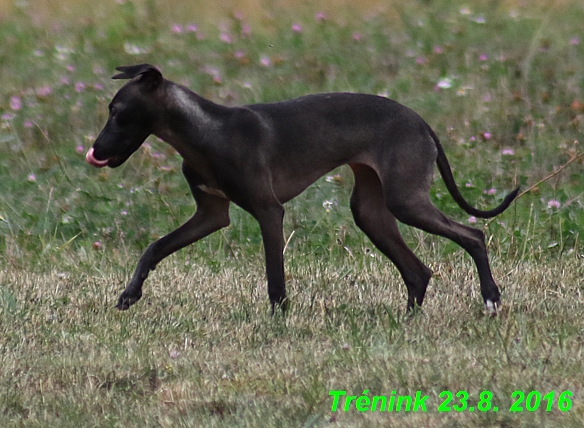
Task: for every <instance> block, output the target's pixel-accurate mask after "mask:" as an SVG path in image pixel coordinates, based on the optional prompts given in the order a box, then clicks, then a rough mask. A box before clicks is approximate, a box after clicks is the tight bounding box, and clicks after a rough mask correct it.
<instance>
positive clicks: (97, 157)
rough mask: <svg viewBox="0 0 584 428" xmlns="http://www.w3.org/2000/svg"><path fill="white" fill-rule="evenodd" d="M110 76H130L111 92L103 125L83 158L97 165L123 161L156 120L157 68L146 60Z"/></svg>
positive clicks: (125, 77)
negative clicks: (111, 95) (117, 89)
mask: <svg viewBox="0 0 584 428" xmlns="http://www.w3.org/2000/svg"><path fill="white" fill-rule="evenodd" d="M116 70H118V71H121V73H119V74H116V75H115V76H113V77H112V78H113V79H132V80H130V82H128V83H126V84H125V85H124V86H123V87H122V88H121V89H120V90H119V91H118V93H117V94H116V95H115V96H114V98H113V99H112V101H111V103H110V105H109V117H108V120H107V123H106V124H105V127H104V128H103V130H102V131H101V132H100V134H99V136H98V137H97V139H96V140H95V143H93V146H92V147H91V148H90V149H89V151H88V152H87V155H86V156H85V159H86V160H87V162H88V163H89V164H90V165H93V166H95V167H98V168H102V167H104V166H109V167H110V168H115V167H118V166H120V165H121V164H123V163H124V162H125V161H126V160H127V159H128V158H129V157H130V156H131V155H132V153H134V152H135V151H136V150H138V148H139V147H140V146H141V145H142V143H143V142H144V140H145V139H146V138H147V137H148V136H149V135H150V134H152V132H153V131H154V126H155V122H156V111H157V99H158V98H159V97H158V96H157V91H159V90H160V88H161V86H162V84H163V78H162V74H161V73H160V71H159V70H158V69H157V68H155V67H153V66H152V65H149V64H139V65H132V66H126V67H118V68H116Z"/></svg>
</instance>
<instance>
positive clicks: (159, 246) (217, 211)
mask: <svg viewBox="0 0 584 428" xmlns="http://www.w3.org/2000/svg"><path fill="white" fill-rule="evenodd" d="M193 195H194V197H195V200H196V202H197V211H196V212H195V214H194V215H193V216H192V217H191V218H190V219H189V220H188V221H187V222H186V223H184V224H183V225H182V226H180V227H179V228H178V229H176V230H174V231H173V232H171V233H169V234H168V235H166V236H164V237H162V238H160V239H159V240H158V241H155V242H154V243H152V244H150V245H149V246H148V248H147V249H146V251H145V252H144V254H143V255H142V257H141V258H140V261H139V262H138V266H137V267H136V271H135V272H134V276H133V277H132V280H131V281H130V283H129V284H128V286H127V287H126V289H125V290H124V292H123V293H122V295H121V296H120V298H119V300H118V304H117V305H116V308H118V309H120V310H125V309H128V308H129V307H130V306H131V305H133V304H134V303H136V302H137V301H138V300H140V298H141V297H142V284H143V283H144V281H145V280H146V278H147V277H148V274H149V272H150V271H151V270H154V268H155V267H156V265H157V264H158V263H159V262H160V261H161V260H162V259H164V258H165V257H167V256H169V255H170V254H172V253H174V252H175V251H178V250H180V249H181V248H183V247H186V246H187V245H189V244H192V243H193V242H195V241H198V240H199V239H201V238H204V237H205V236H207V235H209V234H211V233H213V232H215V231H216V230H219V229H221V228H223V227H226V226H228V225H229V201H228V200H226V199H223V198H220V197H217V196H214V195H209V194H206V193H204V192H202V191H200V190H198V191H195V192H193Z"/></svg>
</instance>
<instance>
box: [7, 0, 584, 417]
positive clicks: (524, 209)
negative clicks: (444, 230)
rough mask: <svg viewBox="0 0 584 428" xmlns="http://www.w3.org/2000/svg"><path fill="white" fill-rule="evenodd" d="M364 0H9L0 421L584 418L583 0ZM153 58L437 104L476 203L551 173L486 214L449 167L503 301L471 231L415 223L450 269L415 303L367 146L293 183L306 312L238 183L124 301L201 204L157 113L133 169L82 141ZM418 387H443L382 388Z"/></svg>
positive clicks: (267, 81)
mask: <svg viewBox="0 0 584 428" xmlns="http://www.w3.org/2000/svg"><path fill="white" fill-rule="evenodd" d="M101 3H107V4H101ZM354 3H355V2H346V1H343V2H338V3H337V2H300V3H298V2H290V1H280V2H255V1H251V0H249V1H243V0H242V1H233V2H221V3H220V4H218V5H214V6H212V7H209V6H207V5H206V4H205V3H203V2H189V1H181V0H175V1H166V2H162V1H157V0H144V1H135V2H131V1H116V2H87V1H82V0H77V1H72V2H64V1H63V2H15V3H12V2H6V1H0V36H1V39H2V40H3V43H2V44H0V73H1V74H0V75H1V76H2V85H1V86H0V116H1V117H0V183H2V185H1V190H0V426H3V427H4V426H6V427H8V426H27V427H28V426H38V427H68V426H71V427H80V426H83V427H90V426H96V427H97V426H99V427H102V426H112V427H118V426H123V427H143V426H162V427H175V426H202V427H213V426H249V427H258V426H283V427H287V426H295V427H299V426H300V427H321V426H342V427H353V426H355V427H358V426H359V427H361V426H362V427H370V426H387V427H394V426H395V427H418V426H428V427H476V426H483V427H558V426H565V427H581V426H583V425H584V374H583V370H582V361H583V359H584V346H583V345H584V321H583V320H584V297H583V290H584V265H583V262H582V258H583V257H584V248H583V245H582V235H583V232H584V197H583V195H584V179H583V178H582V173H583V157H582V153H583V152H584V144H582V143H581V142H579V140H580V141H581V140H582V138H583V137H582V131H583V129H584V65H583V58H584V34H583V33H582V22H583V20H584V6H583V5H582V4H581V2H577V1H558V2H555V3H554V4H553V5H551V4H550V3H549V2H543V1H542V2H529V4H527V2H525V3H523V2H514V1H497V2H492V1H474V2H468V3H467V4H464V5H462V4H458V3H456V2H450V1H446V0H436V1H415V2H411V1H396V2H392V3H389V2H377V1H372V0H371V1H366V2H359V5H358V6H355V4H354ZM141 62H149V63H152V64H155V65H157V66H159V67H160V68H161V69H162V71H163V74H164V75H165V77H167V78H170V79H171V80H174V81H177V82H180V83H183V84H185V85H187V86H189V87H190V88H191V89H193V90H194V91H196V92H198V93H199V94H201V95H203V96H205V97H207V98H209V99H211V100H213V101H215V102H219V103H222V104H226V105H239V104H246V103H253V102H263V101H275V100H283V99H288V98H292V97H295V96H299V95H303V94H307V93H315V92H326V91H354V92H367V93H373V94H381V95H385V96H388V97H390V98H393V99H395V100H397V101H399V102H401V103H403V104H405V105H407V106H409V107H411V108H413V109H414V110H416V111H417V112H418V113H420V114H421V116H422V117H424V118H425V119H426V121H427V122H428V123H429V124H430V125H431V126H432V127H433V128H434V129H435V130H436V133H437V134H438V135H439V136H440V138H441V140H442V143H443V145H444V147H445V150H446V153H447V156H448V158H449V160H450V162H451V164H452V166H453V169H454V174H455V177H456V180H457V182H458V183H459V185H460V187H461V189H462V192H463V194H464V196H465V198H467V199H468V200H469V201H471V203H472V204H473V205H476V206H477V207H480V208H487V207H493V206H495V205H497V204H498V203H499V202H500V201H501V200H502V198H503V197H504V195H505V194H506V192H508V191H509V190H511V189H513V188H514V187H515V186H518V185H519V186H521V187H522V189H523V190H528V191H527V192H526V193H525V194H523V195H522V196H521V197H520V198H519V199H518V200H517V202H516V203H514V204H513V205H512V206H511V208H510V209H509V210H507V211H506V212H505V213H504V214H503V215H501V216H499V217H497V218H496V219H494V220H491V221H483V220H480V219H479V220H477V219H474V218H469V217H468V216H467V215H465V214H464V213H462V211H461V210H460V209H459V208H458V206H457V205H456V204H455V203H454V201H453V200H452V199H451V197H450V196H449V194H448V192H447V190H446V188H445V186H444V184H443V183H442V181H441V179H440V178H439V175H438V174H437V175H436V181H435V184H434V186H433V189H432V200H433V201H434V203H435V204H436V205H437V206H438V207H439V208H440V209H441V210H442V211H443V212H445V213H447V214H448V215H449V216H450V217H451V218H453V219H456V220H457V221H460V222H462V223H465V224H474V225H475V226H476V227H478V228H483V229H484V231H485V233H486V235H487V242H488V248H489V253H490V256H491V260H492V265H493V273H494V277H495V278H496V279H497V280H498V282H499V284H500V287H501V289H502V293H503V296H502V298H503V304H504V306H503V310H502V312H501V314H500V315H499V316H497V317H489V316H487V315H486V314H485V313H484V311H483V305H482V302H481V297H480V292H479V286H478V278H477V275H476V272H475V268H474V265H473V264H472V261H471V260H470V258H469V257H468V255H467V254H466V253H464V252H463V251H462V250H461V249H460V248H459V247H457V246H456V245H455V244H453V243H451V242H448V241H446V240H444V239H441V238H437V237H433V236H429V235H426V234H423V233H421V232H419V231H417V230H414V229H409V228H407V227H403V229H402V231H403V234H404V237H405V238H406V240H407V241H408V244H409V245H410V246H411V247H412V249H414V250H415V252H416V254H417V255H418V256H419V257H420V258H421V259H422V260H423V261H424V262H425V263H426V264H428V265H429V266H430V267H431V268H432V270H433V271H434V277H433V279H432V281H431V283H430V287H429V290H428V294H427V297H426V300H425V303H424V307H423V310H422V311H421V312H420V313H417V314H416V315H415V316H409V315H407V314H406V313H405V299H406V297H405V296H406V290H405V286H404V285H403V283H402V281H401V278H400V277H399V274H398V272H397V270H396V269H395V268H394V267H393V265H391V264H390V263H389V262H388V261H387V260H386V259H384V258H383V256H382V255H381V254H380V253H379V252H378V251H377V250H375V249H374V248H373V247H372V244H371V243H370V242H369V241H368V240H367V238H366V237H364V235H363V234H362V233H361V232H360V231H359V230H358V228H357V227H356V226H355V225H354V223H353V221H352V217H351V213H350V210H349V207H348V200H349V195H350V192H351V188H352V176H351V173H350V170H348V169H345V168H341V169H339V170H336V171H333V172H331V173H330V174H329V176H328V177H323V179H321V180H319V181H318V182H317V183H316V184H315V185H314V186H312V187H310V188H309V189H308V190H307V191H306V192H305V193H304V194H303V195H301V196H300V197H299V198H297V199H296V200H294V201H293V202H290V203H288V204H287V206H286V210H287V215H286V221H285V230H284V232H285V235H286V237H287V238H289V242H288V246H287V249H286V253H285V257H286V275H287V280H288V290H289V294H290V297H291V301H292V306H291V311H290V313H289V316H287V317H286V318H283V317H282V316H281V315H276V316H274V317H270V315H269V304H268V299H267V293H266V285H265V278H264V261H263V256H262V254H263V250H262V243H261V237H260V233H259V227H258V226H257V224H256V223H255V221H254V220H253V219H252V218H251V216H250V215H248V214H246V213H245V212H244V211H242V210H240V209H238V208H236V207H234V208H232V210H231V218H232V224H231V226H230V227H229V228H227V229H225V230H223V231H221V232H218V233H216V234H215V235H212V236H210V237H208V238H206V239H205V240H203V241H201V242H199V243H198V244H196V245H194V246H192V247H189V248H187V249H185V250H182V251H180V252H179V253H177V254H175V255H173V256H171V257H169V258H168V259H167V260H165V261H164V262H162V263H161V264H160V265H159V266H158V268H157V270H156V271H155V272H153V273H152V274H151V275H150V278H149V279H148V281H147V283H146V287H145V290H144V291H145V295H144V297H143V298H142V300H141V301H140V302H139V303H138V304H136V305H135V306H133V307H132V308H131V309H130V310H129V311H126V312H118V311H116V310H114V309H113V306H114V304H115V302H116V300H117V298H118V295H119V293H120V292H121V291H122V290H123V288H124V287H125V285H126V282H127V281H128V280H129V278H130V276H131V274H132V272H133V269H134V267H135V265H136V263H137V261H138V258H139V256H140V254H141V252H142V251H143V250H144V249H145V248H146V246H147V245H148V244H149V243H150V242H152V241H153V240H154V239H156V238H157V237H160V236H162V235H164V234H165V233H168V232H169V231H171V230H172V229H174V228H175V227H177V226H178V225H179V224H181V223H182V222H183V221H185V220H186V219H187V218H189V216H190V215H191V214H192V213H193V212H194V209H195V205H194V202H193V201H192V198H191V197H190V195H189V192H188V187H187V186H186V183H185V181H184V179H183V178H182V176H181V174H180V158H179V156H178V155H177V154H176V153H175V152H174V151H173V150H171V149H170V148H169V147H168V146H166V145H165V144H164V143H162V142H160V141H158V140H156V139H154V138H150V139H149V140H148V141H147V143H146V144H145V145H144V146H143V147H142V148H141V149H140V150H139V151H138V152H137V153H135V154H134V155H133V156H132V158H130V160H129V161H128V162H127V163H126V164H125V165H124V166H123V167H121V168H118V169H115V170H111V169H104V170H96V169H94V168H91V167H90V166H89V165H87V164H86V163H85V161H84V156H85V152H86V150H87V149H88V148H89V147H90V146H91V144H92V142H93V140H94V138H95V136H96V135H97V133H98V132H99V131H100V129H101V127H102V126H103V124H104V123H105V119H106V115H107V104H108V102H109V100H110V99H111V97H112V95H113V94H114V93H115V92H116V90H117V89H118V88H119V87H120V82H119V81H112V80H110V76H111V75H112V74H113V73H114V69H115V67H116V66H119V65H128V64H136V63H141ZM333 391H346V395H345V396H343V397H342V398H341V400H340V401H339V402H340V405H339V406H338V408H337V410H336V411H333V410H332V408H333V407H334V405H333V404H334V397H333V395H330V394H331V392H333ZM444 391H450V392H451V393H452V395H453V399H452V401H448V398H447V397H448V393H447V392H444ZM459 391H465V392H466V394H468V399H466V400H465V394H464V392H461V393H459ZM518 391H519V392H518ZM533 391H535V392H533ZM566 391H569V393H568V392H566ZM416 393H419V394H421V395H422V396H427V399H426V401H424V404H425V406H426V408H425V409H424V408H423V407H418V408H417V409H416V411H414V410H413V409H411V411H409V412H408V411H400V412H395V411H394V412H388V411H385V412H380V411H371V406H370V405H369V407H367V406H365V405H364V404H363V403H366V402H367V400H369V403H370V404H371V401H372V399H373V397H374V396H386V397H387V398H388V399H389V397H391V396H392V395H393V396H406V395H407V396H415V395H416ZM457 393H458V395H456V394H457ZM521 393H522V394H524V396H525V397H524V399H521ZM333 394H334V392H333ZM346 396H355V397H357V398H359V397H361V396H363V397H366V398H367V400H366V399H365V398H361V400H360V401H359V400H358V399H357V398H355V399H354V401H353V402H352V404H351V402H349V403H348V404H346V403H347V400H346ZM345 405H346V406H347V407H346V409H347V411H345ZM367 408H368V409H369V411H360V410H363V409H367ZM439 408H440V409H441V410H445V411H438V410H439ZM470 408H472V409H473V411H471V410H470ZM495 408H497V411H495V410H494V409H495ZM457 409H458V410H460V411H458V410H457ZM423 410H426V411H423ZM510 410H516V411H510Z"/></svg>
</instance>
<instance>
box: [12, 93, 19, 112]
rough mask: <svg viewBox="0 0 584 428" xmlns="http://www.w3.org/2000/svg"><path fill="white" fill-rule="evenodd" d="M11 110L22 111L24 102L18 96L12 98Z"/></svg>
mask: <svg viewBox="0 0 584 428" xmlns="http://www.w3.org/2000/svg"><path fill="white" fill-rule="evenodd" d="M10 108H11V109H12V110H20V109H21V108H22V100H21V99H20V97H18V96H16V95H15V96H13V97H11V98H10Z"/></svg>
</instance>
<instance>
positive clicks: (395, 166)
mask: <svg viewBox="0 0 584 428" xmlns="http://www.w3.org/2000/svg"><path fill="white" fill-rule="evenodd" d="M116 70H118V71H120V73H119V74H116V75H115V76H113V79H130V81H129V82H127V83H126V84H125V85H124V86H123V87H122V88H121V89H120V90H119V91H118V92H117V94H116V95H115V96H114V97H113V99H112V101H111V103H110V104H109V117H108V120H107V123H106V124H105V127H104V128H103V130H102V131H101V133H100V134H99V135H98V137H97V139H96V140H95V142H94V144H93V146H92V147H91V148H90V149H89V151H88V152H87V155H86V160H87V162H88V163H89V164H90V165H93V166H95V167H100V168H101V167H105V166H108V167H110V168H116V167H118V166H120V165H122V164H123V163H124V162H125V161H126V160H127V159H128V158H129V157H130V156H131V155H132V153H134V152H135V151H136V150H137V149H138V148H139V147H140V145H141V144H142V143H143V142H144V140H145V139H146V138H147V137H148V136H149V135H151V134H154V135H155V136H157V137H158V138H160V139H161V140H163V141H165V142H166V143H168V144H170V145H171V146H172V147H174V148H175V149H176V150H177V152H178V153H179V154H180V155H181V156H182V158H183V163H182V172H183V174H184V176H185V178H186V181H187V183H188V185H189V187H190V190H191V192H192V195H193V197H194V199H195V201H196V205H197V209H196V211H195V213H194V215H193V216H192V217H191V218H190V219H189V220H188V221H186V222H185V223H184V224H183V225H182V226H180V227H179V228H178V229H176V230H174V231H173V232H171V233H169V234H168V235H166V236H164V237H162V238H160V239H159V240H157V241H155V242H154V243H152V244H151V245H150V246H148V248H147V249H146V251H145V252H144V254H143V255H142V257H141V258H140V261H139V262H138V266H137V268H136V270H135V273H134V275H133V277H132V279H131V280H130V282H129V284H128V286H127V287H126V289H125V290H124V292H123V293H122V294H121V296H120V297H119V300H118V303H117V306H116V307H117V308H118V309H120V310H126V309H128V308H129V307H130V306H131V305H132V304H134V303H136V302H137V301H138V300H139V299H140V298H141V297H142V285H143V283H144V280H145V279H146V278H147V277H148V274H149V272H150V271H151V270H154V269H155V267H156V265H157V264H158V263H159V262H160V261H161V260H162V259H164V258H165V257H167V256H168V255H170V254H172V253H174V252H175V251H177V250H179V249H181V248H183V247H185V246H187V245H189V244H192V243H194V242H196V241H198V240H199V239H201V238H203V237H205V236H207V235H209V234H211V233H213V232H215V231H217V230H219V229H221V228H223V227H226V226H228V225H229V223H230V219H229V206H230V203H231V202H233V203H235V204H236V205H238V206H240V207H241V208H243V209H244V210H246V211H247V212H249V213H250V214H251V215H252V216H253V217H254V218H255V219H256V220H257V221H258V223H259V226H260V229H261V235H262V239H263V243H264V250H265V261H266V275H267V283H268V295H269V299H270V302H271V309H272V313H274V309H275V308H276V307H280V308H281V309H282V310H283V311H285V310H286V308H287V307H288V298H287V297H286V285H285V277H284V258H283V250H284V244H285V242H284V237H283V231H282V222H283V216H284V207H283V204H284V203H286V202H288V201H289V200H291V199H292V198H294V197H296V196H297V195H299V194H300V193H301V192H302V191H304V190H305V189H306V188H307V187H308V186H309V185H311V184H312V183H314V182H315V181H316V180H317V179H318V178H320V177H321V176H323V175H324V174H326V173H328V172H330V171H331V170H333V169H334V168H337V167H338V166H340V165H345V164H348V165H349V167H350V168H351V169H352V172H353V174H354V177H355V184H354V188H353V192H352V195H351V200H350V206H351V212H352V214H353V217H354V219H355V223H356V224H357V226H358V227H359V228H360V229H361V230H362V231H363V232H365V234H366V235H367V236H368V237H369V239H370V240H371V241H372V242H373V244H374V245H375V246H376V247H377V248H378V249H379V250H380V251H381V252H382V253H383V254H385V255H386V256H387V257H388V258H389V259H390V260H391V261H392V262H393V263H394V264H395V266H396V267H397V269H398V270H399V272H400V274H401V276H402V278H403V281H404V282H405V285H406V287H407V293H408V296H407V309H408V310H411V309H413V308H415V307H416V306H421V305H422V303H423V301H424V295H425V293H426V288H427V286H428V282H429V281H430V277H431V275H432V271H431V270H430V269H429V268H428V267H427V266H426V265H424V264H423V263H422V262H421V261H420V260H419V259H418V258H417V257H416V256H415V255H414V253H413V252H412V251H411V250H410V249H409V248H408V246H407V245H406V243H405V242H404V240H403V238H402V236H401V235H400V232H399V230H398V226H397V221H400V222H402V223H405V224H407V225H410V226H413V227H416V228H419V229H421V230H423V231H425V232H428V233H432V234H435V235H439V236H443V237H446V238H449V239H451V240H452V241H454V242H456V243H457V244H458V245H460V246H461V247H462V248H464V249H465V250H466V251H467V252H468V253H469V254H470V256H471V257H472V258H473V260H474V262H475V264H476V268H477V270H478V274H479V278H480V290H481V295H482V298H483V301H484V304H485V308H486V310H487V312H489V313H497V311H498V309H499V307H500V302H501V300H500V291H499V289H498V287H497V285H496V284H495V281H494V279H493V277H492V274H491V269H490V266H489V260H488V255H487V250H486V246H485V238H484V234H483V232H482V231H480V230H478V229H475V228H472V227H469V226H465V225H462V224H459V223H456V222H454V221H452V220H450V219H448V218H447V217H446V216H445V215H444V214H442V213H441V212H440V211H439V210H438V209H437V208H436V207H435V206H434V205H433V204H432V202H431V201H430V198H429V189H430V186H431V183H432V177H433V168H434V164H435V163H436V164H437V166H438V170H439V171H440V174H441V176H442V178H443V180H444V182H445V183H446V187H447V188H448V191H449V192H450V194H451V195H452V197H453V199H454V200H455V201H456V203H457V204H458V205H459V206H460V207H461V208H462V209H463V210H464V211H466V212H467V213H468V214H470V215H473V216H475V217H481V218H491V217H494V216H496V215H498V214H500V213H502V212H503V211H504V210H505V209H507V208H508V207H509V205H510V204H511V203H512V201H513V200H514V199H515V197H516V196H517V193H518V191H519V188H517V189H515V190H514V191H512V192H510V193H509V194H508V195H507V196H506V197H505V198H504V200H503V201H502V203H501V204H500V205H499V206H497V207H496V208H494V209H492V210H488V211H482V210H478V209H476V208H474V207H472V206H471V205H470V204H469V203H468V202H467V201H466V200H465V199H464V198H463V197H462V195H461V193H460V191H459V189H458V187H457V185H456V183H455V181H454V177H453V175H452V171H451V169H450V165H449V163H448V160H447V159H446V155H445V153H444V150H443V148H442V146H441V145H440V142H439V140H438V137H437V136H436V134H435V133H434V131H433V130H432V129H431V128H430V126H429V125H428V124H427V123H426V122H425V121H424V120H423V119H422V118H421V117H420V116H419V115H418V114H416V113H415V112H414V111H412V110H410V109H409V108H407V107H405V106H403V105H401V104H399V103H397V102H396V101H392V100H390V99H387V98H384V97H379V96H375V95H366V94H356V93H325V94H316V95H307V96H303V97H300V98H296V99H293V100H290V101H284V102H277V103H266V104H253V105H247V106H243V107H225V106H222V105H218V104H216V103H213V102H211V101H209V100H207V99H205V98H203V97H201V96H199V95H197V94H195V93H194V92H191V91H190V90H189V89H187V88H186V87H184V86H181V85H178V84H176V83H173V82H171V81H169V80H167V79H165V78H163V76H162V74H161V72H160V71H159V70H158V69H157V68H156V67H154V66H152V65H149V64H139V65H132V66H124V67H118V68H117V69H116Z"/></svg>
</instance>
